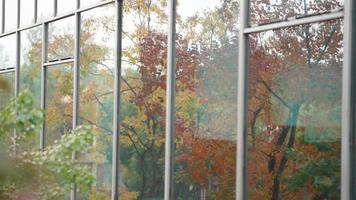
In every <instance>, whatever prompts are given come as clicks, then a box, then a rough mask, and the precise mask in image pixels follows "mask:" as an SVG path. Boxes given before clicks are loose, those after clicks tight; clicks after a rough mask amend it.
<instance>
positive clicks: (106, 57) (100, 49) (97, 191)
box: [79, 6, 115, 199]
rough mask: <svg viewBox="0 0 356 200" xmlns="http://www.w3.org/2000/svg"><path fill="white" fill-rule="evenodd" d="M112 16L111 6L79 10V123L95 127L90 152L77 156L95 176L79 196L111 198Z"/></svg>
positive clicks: (113, 37) (112, 9) (113, 36)
mask: <svg viewBox="0 0 356 200" xmlns="http://www.w3.org/2000/svg"><path fill="white" fill-rule="evenodd" d="M113 19H115V11H114V7H113V6H106V7H102V8H97V9H93V10H90V11H88V12H84V13H82V19H81V22H82V25H81V35H80V38H81V41H80V42H81V44H80V47H81V51H80V52H81V55H80V63H81V64H80V106H79V107H80V113H79V117H80V123H81V124H89V125H93V126H95V128H96V129H97V130H98V131H97V132H98V134H100V135H98V137H97V141H96V142H95V143H96V144H95V148H93V152H86V153H85V154H82V155H81V156H80V159H81V160H82V162H83V163H85V164H86V165H88V166H89V167H90V168H91V169H92V171H93V174H94V176H95V177H96V185H95V187H93V188H92V190H91V191H90V192H89V193H87V194H83V193H80V196H81V197H80V199H110V198H111V182H112V180H111V175H112V173H111V168H112V134H113V133H112V127H113V124H112V122H113V105H114V103H113V99H114V97H113V94H114V66H115V65H114V49H115V46H114V45H115V43H114V42H112V41H114V40H115V35H114V31H113V29H110V30H108V29H107V25H108V24H109V26H110V27H111V28H113V27H112V26H111V25H112V23H110V22H111V21H112V20H113Z"/></svg>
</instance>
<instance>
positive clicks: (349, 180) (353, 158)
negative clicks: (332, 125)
mask: <svg viewBox="0 0 356 200" xmlns="http://www.w3.org/2000/svg"><path fill="white" fill-rule="evenodd" d="M344 3H345V13H344V51H343V53H344V55H343V58H344V60H343V71H342V76H343V79H342V137H341V141H342V142H341V199H343V200H352V199H355V198H356V191H355V189H354V188H355V187H356V183H355V182H356V172H355V171H356V163H355V162H356V155H355V154H356V144H355V143H356V133H355V132H356V123H355V122H356V49H355V48H356V37H355V34H356V24H355V23H356V2H355V1H354V0H345V2H344Z"/></svg>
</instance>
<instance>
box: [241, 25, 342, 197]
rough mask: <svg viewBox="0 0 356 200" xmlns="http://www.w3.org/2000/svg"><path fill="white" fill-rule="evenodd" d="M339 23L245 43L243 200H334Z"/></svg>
mask: <svg viewBox="0 0 356 200" xmlns="http://www.w3.org/2000/svg"><path fill="white" fill-rule="evenodd" d="M341 28H342V22H341V21H340V20H335V21H328V22H323V23H316V24H308V25H303V26H296V27H289V28H283V29H278V30H273V31H267V32H262V33H256V34H253V35H251V36H250V37H249V39H250V47H251V51H250V60H249V63H250V66H249V76H248V78H249V79H248V80H249V96H248V98H249V99H248V127H249V130H248V154H247V155H248V165H247V170H248V186H249V190H248V191H249V192H248V194H249V198H250V199H340V165H341V163H340V151H341V150H340V148H341V142H340V139H341V86H342V85H341V84H342V59H343V58H342V52H343V43H342V41H343V39H342V38H343V35H342V32H341Z"/></svg>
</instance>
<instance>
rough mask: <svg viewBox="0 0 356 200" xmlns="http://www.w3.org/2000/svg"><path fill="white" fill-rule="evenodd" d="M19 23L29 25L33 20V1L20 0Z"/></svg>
mask: <svg viewBox="0 0 356 200" xmlns="http://www.w3.org/2000/svg"><path fill="white" fill-rule="evenodd" d="M20 11H21V12H20V15H21V16H20V25H21V26H24V25H30V24H32V23H34V20H35V1H34V0H21V8H20Z"/></svg>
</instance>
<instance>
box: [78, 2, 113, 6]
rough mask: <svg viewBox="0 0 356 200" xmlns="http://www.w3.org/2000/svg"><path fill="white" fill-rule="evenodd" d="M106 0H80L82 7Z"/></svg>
mask: <svg viewBox="0 0 356 200" xmlns="http://www.w3.org/2000/svg"><path fill="white" fill-rule="evenodd" d="M104 1H108V0H80V6H81V7H85V6H90V5H94V4H97V3H100V2H104Z"/></svg>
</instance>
